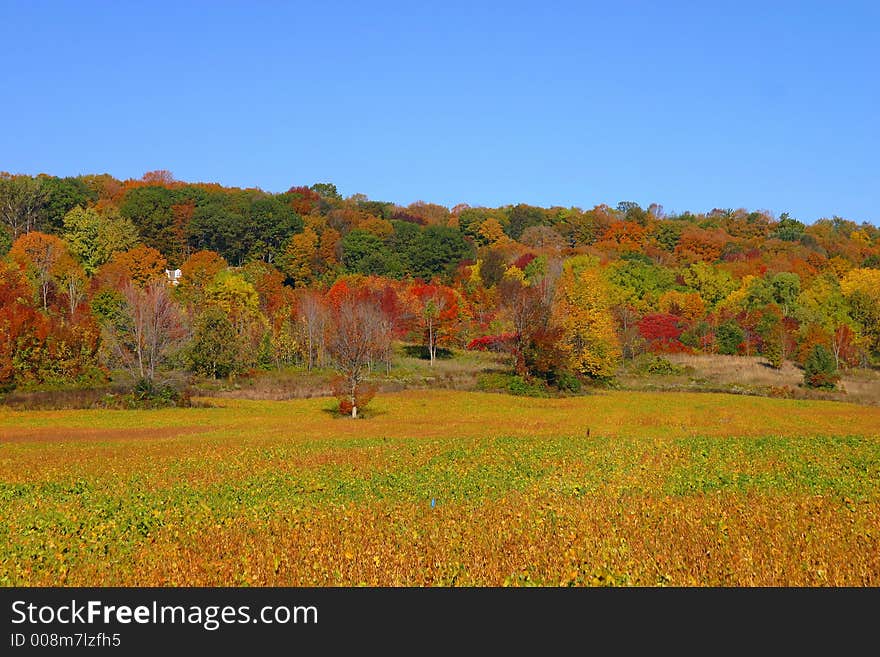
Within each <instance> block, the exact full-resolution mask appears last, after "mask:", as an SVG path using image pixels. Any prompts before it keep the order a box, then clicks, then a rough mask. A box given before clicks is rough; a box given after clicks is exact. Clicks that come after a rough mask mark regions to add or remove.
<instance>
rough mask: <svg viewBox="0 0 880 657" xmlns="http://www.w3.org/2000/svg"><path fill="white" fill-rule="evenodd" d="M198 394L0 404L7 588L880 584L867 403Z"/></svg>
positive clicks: (875, 423) (0, 551) (877, 487)
mask: <svg viewBox="0 0 880 657" xmlns="http://www.w3.org/2000/svg"><path fill="white" fill-rule="evenodd" d="M208 401H210V400H208ZM210 403H211V404H212V406H211V407H205V408H189V409H168V410H155V411H143V410H141V411H117V410H107V411H96V410H89V411H28V412H19V411H12V410H0V481H2V483H0V583H2V584H4V585H24V586H35V585H70V586H72V585H98V586H112V585H122V586H181V585H188V586H193V585H204V586H222V585H242V586H248V585H250V586H266V585H273V586H274V585H278V586H311V585H315V586H333V585H380V586H401V585H416V586H421V585H440V586H449V585H465V586H484V585H493V586H494V585H508V584H509V585H533V584H534V585H546V586H559V585H637V586H655V585H672V586H685V585H688V586H690V585H697V586H753V585H761V586H764V585H771V586H823V585H831V586H841V585H847V586H850V585H851V586H877V585H880V408H878V407H870V406H856V405H852V404H845V403H839V402H820V401H809V402H808V401H796V400H783V399H768V398H760V397H746V396H733V395H715V394H684V393H681V394H679V393H635V392H601V393H597V394H593V395H590V396H585V397H576V398H566V399H533V398H523V397H513V396H507V395H495V394H489V393H474V392H451V391H409V392H402V393H396V394H385V395H380V396H379V397H377V398H376V399H375V400H374V401H373V404H372V407H371V409H370V411H369V413H368V417H367V418H366V419H362V420H356V421H355V420H350V419H346V418H337V417H334V416H333V414H332V413H330V412H329V410H328V409H330V407H331V406H332V402H331V401H330V400H327V399H308V400H294V401H240V400H227V399H224V400H213V401H210Z"/></svg>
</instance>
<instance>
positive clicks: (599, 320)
mask: <svg viewBox="0 0 880 657" xmlns="http://www.w3.org/2000/svg"><path fill="white" fill-rule="evenodd" d="M553 322H554V324H555V325H557V326H559V327H560V328H561V329H562V331H563V334H562V341H561V345H560V347H561V348H562V350H563V351H564V352H566V353H567V354H568V360H569V363H568V364H569V367H570V368H571V369H572V370H573V371H575V372H577V373H578V374H581V375H584V376H588V377H591V378H595V379H607V378H610V377H611V376H613V375H614V371H615V369H616V367H617V365H618V363H619V362H620V357H621V350H620V343H619V341H618V339H617V335H616V333H615V331H614V320H613V318H612V316H611V302H610V290H609V287H608V283H607V282H606V280H605V278H604V276H603V275H602V271H601V269H600V267H599V263H598V260H597V259H596V258H592V257H589V256H577V257H574V258H570V259H568V260H566V261H565V263H564V264H563V268H562V275H561V276H560V278H559V281H558V283H557V288H556V296H555V298H554V303H553Z"/></svg>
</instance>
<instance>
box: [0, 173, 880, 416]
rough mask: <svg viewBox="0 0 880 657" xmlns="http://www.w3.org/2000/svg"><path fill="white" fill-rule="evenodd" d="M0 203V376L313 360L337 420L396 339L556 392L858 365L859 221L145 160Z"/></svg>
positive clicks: (870, 305) (146, 389)
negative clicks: (441, 193)
mask: <svg viewBox="0 0 880 657" xmlns="http://www.w3.org/2000/svg"><path fill="white" fill-rule="evenodd" d="M0 218H2V225H0V258H2V261H0V336H2V339H0V389H2V391H3V392H6V393H8V392H10V391H13V390H30V389H47V388H53V387H64V386H77V387H88V386H95V385H101V384H103V383H106V382H107V381H108V380H110V379H111V378H113V377H114V376H115V375H116V374H115V373H120V372H123V373H127V376H130V380H131V381H132V383H133V385H134V386H135V387H136V388H137V387H138V386H139V387H140V388H139V390H140V392H141V395H142V397H144V398H148V397H157V396H158V397H161V396H162V395H163V394H166V393H167V394H166V397H167V400H168V401H169V403H175V399H177V397H176V395H177V392H175V391H173V390H172V391H170V392H168V391H165V392H164V393H163V387H162V386H163V383H162V382H163V381H164V376H165V373H166V372H169V371H177V372H185V373H187V374H188V375H190V376H194V377H201V378H202V379H207V380H213V379H223V378H226V379H229V378H234V377H248V376H256V375H258V374H259V373H260V372H271V371H278V370H283V369H284V368H289V367H297V368H301V369H304V370H305V371H311V370H312V369H313V368H319V369H320V368H324V369H332V370H334V371H335V372H336V373H337V377H336V379H334V391H335V393H336V395H337V397H338V399H339V408H340V411H342V412H343V413H346V414H349V413H350V414H356V413H357V409H358V407H361V408H362V407H364V406H365V405H366V404H367V402H368V401H369V399H370V397H371V395H372V394H373V392H374V389H373V387H371V386H370V385H369V379H370V378H371V374H372V373H373V372H376V371H381V370H382V369H383V368H384V369H390V368H391V367H392V366H393V363H392V360H393V359H392V353H393V349H392V345H393V344H395V343H396V344H400V343H405V344H408V345H411V346H412V348H414V349H416V350H417V351H418V353H419V354H420V356H421V357H422V358H423V359H424V360H425V361H426V364H427V365H428V366H433V364H434V363H435V361H436V360H437V359H438V358H440V357H441V356H442V355H443V354H445V353H448V352H449V351H450V350H459V351H461V352H466V351H480V352H491V353H495V354H498V355H499V358H502V359H505V360H504V362H505V363H507V366H508V367H509V377H510V380H511V381H514V382H518V383H519V384H521V385H523V386H526V387H527V388H528V387H529V386H532V387H534V386H538V387H540V389H541V390H543V391H545V392H546V391H550V392H552V393H553V394H561V395H562V394H572V393H577V392H580V391H582V390H584V389H585V386H602V385H607V384H609V382H613V381H614V379H615V375H616V372H617V371H618V369H619V367H620V366H621V364H622V363H625V362H627V361H632V360H633V359H635V358H639V357H645V355H646V354H648V355H654V356H657V357H659V358H655V362H665V361H663V359H662V357H663V356H664V355H669V354H723V355H743V356H760V357H762V358H763V359H764V360H765V361H766V363H767V365H768V366H769V367H771V368H780V367H782V365H783V364H784V363H785V362H789V363H793V364H794V365H795V366H796V367H798V368H802V369H803V385H804V386H805V387H807V388H814V389H828V390H832V389H834V388H835V386H836V384H837V381H838V380H839V378H840V373H841V372H842V371H846V370H850V369H854V368H872V367H876V365H877V364H878V359H880V229H878V228H877V227H876V226H873V225H871V224H869V223H866V222H863V223H858V222H856V221H853V220H850V219H844V218H841V217H837V216H834V217H830V218H822V219H819V220H817V221H814V222H813V223H806V222H804V221H800V220H798V219H797V218H794V217H791V216H789V215H788V214H787V213H783V214H781V215H780V216H778V217H777V216H773V215H772V214H771V213H769V212H764V211H755V210H748V209H713V210H711V211H709V212H700V213H691V212H682V213H667V212H665V211H664V209H663V208H662V206H660V205H658V204H651V205H650V206H649V207H647V208H643V207H641V206H640V205H639V204H637V203H633V202H626V201H624V202H619V203H617V204H615V205H604V204H602V205H597V206H595V207H592V208H589V209H582V208H578V207H535V206H530V205H525V204H518V205H509V206H503V207H496V208H489V207H470V206H468V205H466V204H460V205H457V206H455V207H452V208H447V207H444V206H441V205H436V204H432V203H424V202H417V203H412V204H410V205H408V206H401V205H397V204H395V203H393V202H386V201H378V200H371V199H369V198H367V197H366V196H364V195H361V194H355V195H353V196H350V197H347V198H343V197H342V196H341V195H340V194H339V193H338V192H337V190H336V187H335V186H334V185H333V184H330V183H317V184H313V185H311V186H294V187H291V188H290V189H289V190H288V191H287V192H284V193H279V194H275V193H268V192H264V191H262V190H260V189H239V188H231V187H223V186H221V185H219V184H205V183H187V182H183V181H179V180H176V179H175V178H174V177H173V176H172V174H171V173H169V172H167V171H154V172H149V173H147V174H145V175H144V176H143V177H142V178H141V179H138V180H134V179H132V180H117V179H115V178H113V177H112V176H110V175H107V174H102V175H81V176H77V177H67V178H59V177H53V176H49V175H39V176H35V177H33V176H27V175H17V174H15V175H14V174H0ZM176 270H177V271H176ZM178 401H179V400H178Z"/></svg>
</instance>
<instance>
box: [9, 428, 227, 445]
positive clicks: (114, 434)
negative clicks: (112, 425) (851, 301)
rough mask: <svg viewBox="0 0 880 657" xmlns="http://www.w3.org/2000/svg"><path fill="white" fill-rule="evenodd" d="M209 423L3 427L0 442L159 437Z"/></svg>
mask: <svg viewBox="0 0 880 657" xmlns="http://www.w3.org/2000/svg"><path fill="white" fill-rule="evenodd" d="M211 429H212V427H162V428H159V427H140V428H136V429H132V428H127V429H92V428H83V427H59V428H53V427H40V428H33V429H32V428H18V427H16V428H4V429H2V432H0V443H65V442H70V441H92V440H94V441H104V440H136V439H140V440H157V439H159V440H161V439H163V438H175V437H177V436H183V435H188V434H195V433H204V432H206V431H210V430H211Z"/></svg>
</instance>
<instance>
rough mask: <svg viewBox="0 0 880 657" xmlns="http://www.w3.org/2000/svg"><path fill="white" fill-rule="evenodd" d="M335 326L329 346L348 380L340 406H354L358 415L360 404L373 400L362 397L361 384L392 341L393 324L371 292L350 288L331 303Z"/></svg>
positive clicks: (342, 373)
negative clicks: (370, 294)
mask: <svg viewBox="0 0 880 657" xmlns="http://www.w3.org/2000/svg"><path fill="white" fill-rule="evenodd" d="M330 318H331V327H332V330H331V332H330V339H329V340H328V342H327V350H328V352H329V353H330V356H331V357H332V358H333V363H334V366H335V367H336V369H337V370H338V371H339V373H340V375H341V376H342V379H343V384H344V396H343V399H342V401H341V403H340V410H343V411H344V412H345V411H348V409H349V407H350V409H351V416H352V417H353V418H356V417H357V413H358V406H363V405H365V404H366V403H367V401H369V400H368V399H362V397H361V384H362V383H363V381H364V378H365V376H366V374H367V372H368V371H369V365H370V363H371V362H372V361H373V360H374V359H377V358H380V357H381V356H383V355H384V354H385V353H386V352H387V350H388V348H389V344H390V342H391V324H390V322H389V321H388V318H387V317H386V316H385V313H383V312H382V309H381V307H380V306H379V304H378V302H377V301H375V300H374V299H371V298H370V297H369V296H366V295H363V294H359V293H358V292H355V291H349V292H348V293H347V294H345V295H344V296H343V297H342V298H341V299H338V301H337V302H336V303H333V304H331V307H330Z"/></svg>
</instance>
